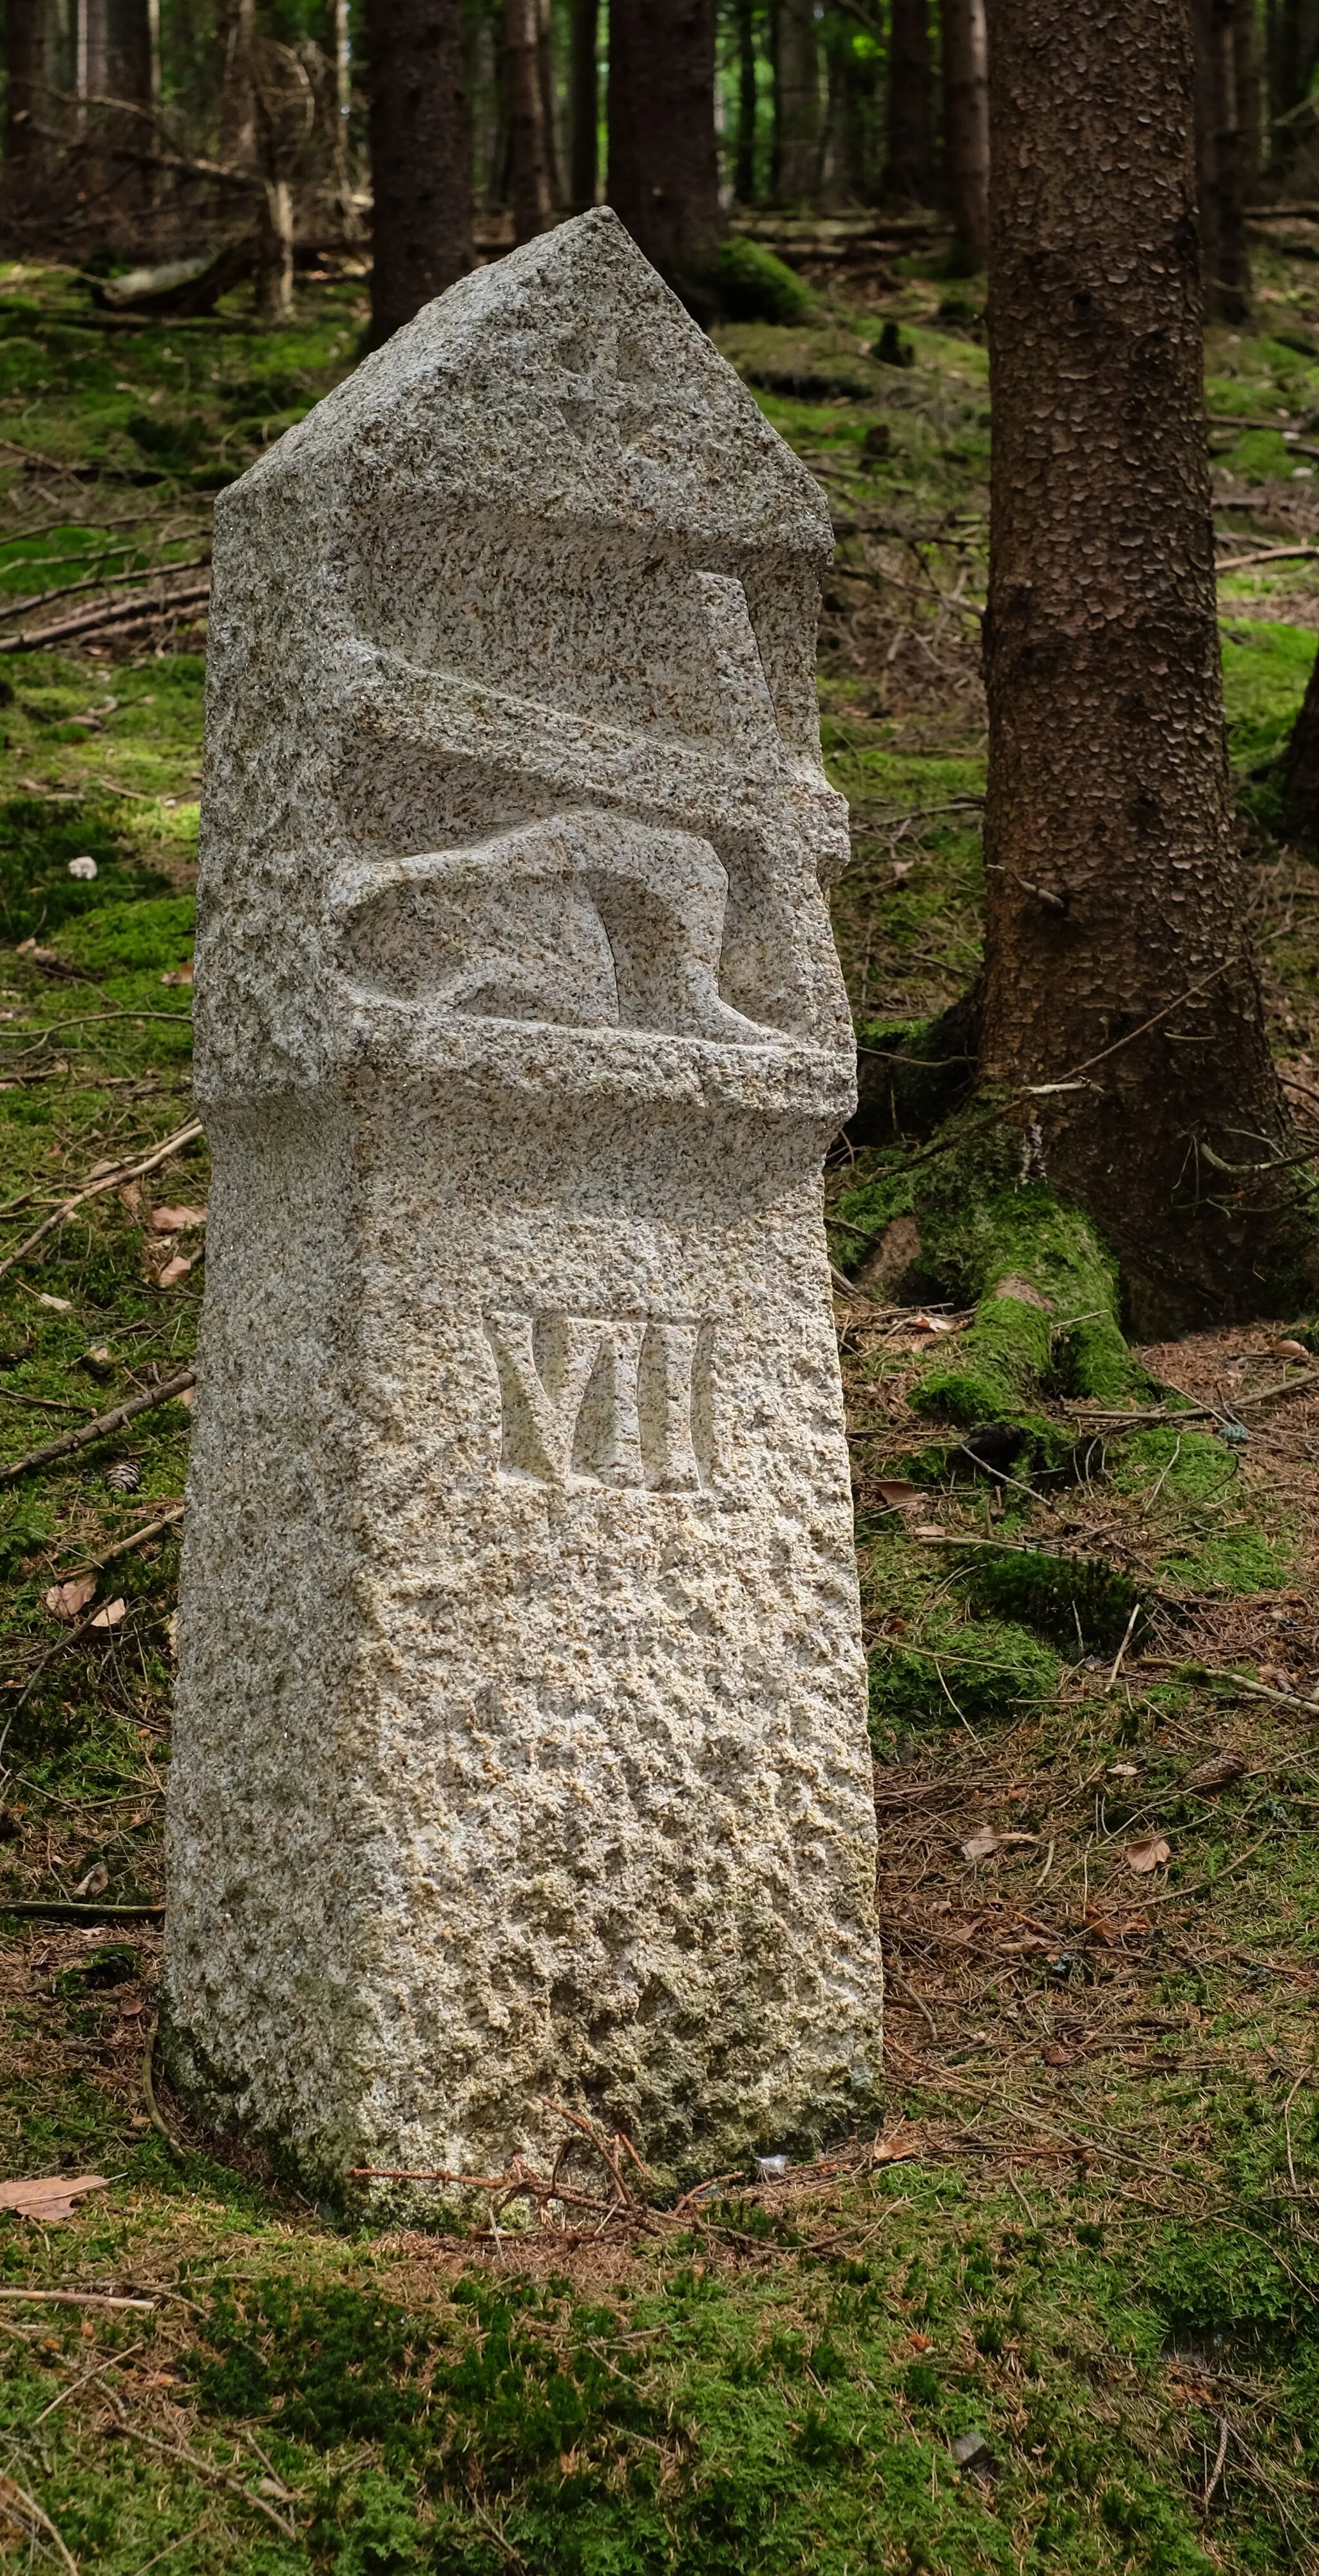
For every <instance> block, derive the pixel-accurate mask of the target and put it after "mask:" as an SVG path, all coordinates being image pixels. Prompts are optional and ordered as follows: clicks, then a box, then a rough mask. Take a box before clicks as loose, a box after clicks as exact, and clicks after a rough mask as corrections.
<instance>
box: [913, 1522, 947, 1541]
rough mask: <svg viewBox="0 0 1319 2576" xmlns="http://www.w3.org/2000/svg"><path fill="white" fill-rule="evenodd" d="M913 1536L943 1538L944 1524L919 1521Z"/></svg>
mask: <svg viewBox="0 0 1319 2576" xmlns="http://www.w3.org/2000/svg"><path fill="white" fill-rule="evenodd" d="M912 1535H913V1537H914V1538H942V1537H943V1535H944V1530H943V1524H942V1522H940V1521H917V1523H916V1526H915V1529H914V1530H913V1532H912Z"/></svg>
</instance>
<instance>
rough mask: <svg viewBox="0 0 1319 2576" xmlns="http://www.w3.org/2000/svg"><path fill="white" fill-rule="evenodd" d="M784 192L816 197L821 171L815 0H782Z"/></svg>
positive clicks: (781, 171)
mask: <svg viewBox="0 0 1319 2576" xmlns="http://www.w3.org/2000/svg"><path fill="white" fill-rule="evenodd" d="M778 110H779V190H780V193H781V195H783V196H784V197H786V198H788V199H790V200H793V199H796V200H800V199H803V198H807V197H810V196H813V194H814V192H815V189H816V186H817V185H818V181H819V172H820V49H819V45H818V43H817V41H816V33H815V10H814V7H813V5H812V0H781V6H780V11H779V53H778Z"/></svg>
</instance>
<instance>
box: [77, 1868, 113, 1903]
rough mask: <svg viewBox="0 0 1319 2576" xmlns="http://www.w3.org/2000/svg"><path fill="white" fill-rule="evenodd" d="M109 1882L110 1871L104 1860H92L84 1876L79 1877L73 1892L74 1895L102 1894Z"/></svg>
mask: <svg viewBox="0 0 1319 2576" xmlns="http://www.w3.org/2000/svg"><path fill="white" fill-rule="evenodd" d="M109 1884H110V1872H109V1870H108V1869H107V1868H106V1866H105V1863H104V1861H103V1860H94V1861H93V1862H92V1865H91V1868H90V1869H89V1870H88V1872H87V1875H86V1877H85V1878H80V1879H79V1881H78V1884H77V1886H76V1887H75V1889H74V1891H73V1893H74V1895H75V1896H104V1894H105V1891H106V1889H107V1887H108V1886H109Z"/></svg>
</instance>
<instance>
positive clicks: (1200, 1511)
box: [1113, 1424, 1297, 1592]
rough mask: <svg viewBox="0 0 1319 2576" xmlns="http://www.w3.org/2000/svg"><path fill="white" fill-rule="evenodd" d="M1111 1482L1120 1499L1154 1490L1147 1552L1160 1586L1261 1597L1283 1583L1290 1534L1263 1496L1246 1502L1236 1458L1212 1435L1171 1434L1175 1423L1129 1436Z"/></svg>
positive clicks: (1293, 1547) (1291, 1556)
mask: <svg viewBox="0 0 1319 2576" xmlns="http://www.w3.org/2000/svg"><path fill="white" fill-rule="evenodd" d="M1113 1481H1114V1483H1115V1484H1116V1486H1117V1487H1118V1489H1119V1491H1121V1492H1125V1493H1137V1494H1139V1493H1150V1492H1152V1491H1153V1489H1154V1487H1155V1486H1156V1485H1157V1487H1158V1493H1157V1501H1156V1502H1155V1503H1154V1505H1153V1506H1152V1510H1153V1512H1154V1515H1155V1517H1154V1520H1153V1524H1152V1531H1151V1537H1152V1540H1153V1545H1152V1547H1151V1553H1152V1554H1155V1562H1156V1564H1157V1566H1158V1571H1159V1576H1160V1579H1161V1581H1163V1582H1166V1583H1170V1584H1173V1585H1177V1586H1182V1585H1184V1586H1186V1587H1188V1588H1194V1589H1197V1590H1201V1589H1204V1588H1205V1587H1207V1586H1209V1585H1222V1587H1223V1588H1224V1589H1225V1590H1226V1591H1229V1592H1264V1591H1267V1590H1269V1589H1270V1588H1272V1587H1274V1586H1276V1585H1279V1584H1284V1583H1286V1582H1287V1581H1288V1579H1289V1577H1290V1576H1291V1574H1292V1572H1293V1569H1294V1566H1295V1563H1296V1554H1297V1544H1296V1538H1295V1534H1294V1533H1293V1531H1292V1530H1291V1528H1290V1526H1289V1525H1288V1524H1287V1523H1286V1522H1285V1521H1283V1520H1281V1519H1280V1517H1279V1515H1278V1513H1277V1510H1276V1507H1275V1506H1272V1505H1271V1504H1270V1501H1269V1498H1268V1496H1267V1494H1266V1493H1259V1492H1255V1493H1251V1494H1250V1495H1249V1496H1247V1494H1246V1493H1245V1491H1244V1490H1243V1487H1242V1483H1241V1460H1240V1457H1239V1455H1238V1453H1237V1451H1236V1450H1235V1448H1230V1447H1229V1446H1228V1445H1227V1444H1226V1443H1225V1442H1224V1441H1222V1440H1219V1439H1218V1438H1216V1437H1215V1435H1214V1434H1213V1433H1212V1432H1207V1431H1199V1430H1193V1429H1191V1428H1189V1427H1188V1429H1186V1430H1185V1431H1179V1430H1178V1429H1177V1427H1176V1425H1175V1424H1169V1425H1167V1426H1166V1427H1165V1426H1164V1425H1163V1424H1155V1425H1151V1427H1150V1429H1149V1430H1147V1431H1137V1432H1133V1433H1132V1434H1131V1435H1130V1437H1129V1438H1128V1439H1127V1440H1125V1441H1124V1443H1123V1448H1122V1455H1121V1458H1120V1461H1119V1462H1118V1464H1117V1465H1116V1467H1115V1469H1114V1474H1113ZM1266 1523H1272V1526H1264V1525H1262V1524H1266ZM1156 1550H1157V1553H1155V1551H1156Z"/></svg>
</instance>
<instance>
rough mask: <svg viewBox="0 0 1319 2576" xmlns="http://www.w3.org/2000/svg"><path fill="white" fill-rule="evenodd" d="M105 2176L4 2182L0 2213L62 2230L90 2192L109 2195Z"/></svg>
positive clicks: (47, 2176) (46, 2176) (0, 2191)
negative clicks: (62, 2223) (5, 2211)
mask: <svg viewBox="0 0 1319 2576" xmlns="http://www.w3.org/2000/svg"><path fill="white" fill-rule="evenodd" d="M109 2188H110V2185H109V2183H108V2182H107V2180H106V2178H105V2175H104V2174H42V2175H41V2176H39V2177H38V2178H36V2179H34V2180H33V2181H31V2182H0V2209H12V2210H13V2212H14V2214H15V2216H16V2217H18V2218H36V2219H39V2220H40V2221H41V2224H42V2226H43V2227H58V2226H59V2224H60V2221H61V2219H65V2218H71V2217H72V2215H73V2204H74V2202H75V2200H81V2199H82V2198H83V2197H84V2195H85V2194H86V2193H87V2192H89V2191H108V2190H109Z"/></svg>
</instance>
